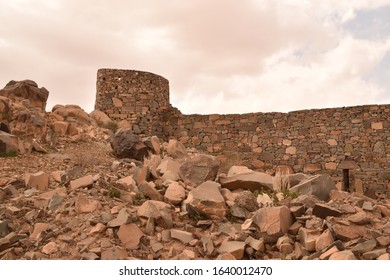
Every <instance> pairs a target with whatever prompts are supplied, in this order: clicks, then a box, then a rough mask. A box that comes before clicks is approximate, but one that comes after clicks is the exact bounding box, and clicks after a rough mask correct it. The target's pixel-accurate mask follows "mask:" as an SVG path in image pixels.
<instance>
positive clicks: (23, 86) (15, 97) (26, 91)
mask: <svg viewBox="0 0 390 280" xmlns="http://www.w3.org/2000/svg"><path fill="white" fill-rule="evenodd" d="M0 95H1V96H5V97H8V98H9V99H10V100H12V101H14V102H21V101H22V100H28V101H29V106H30V107H35V108H38V109H40V110H41V111H43V112H44V111H45V109H46V101H47V98H48V97H49V91H48V90H47V89H45V88H44V87H41V88H38V85H37V83H35V82H34V81H31V80H23V81H10V82H9V83H8V84H7V85H6V86H5V87H4V88H3V89H1V90H0Z"/></svg>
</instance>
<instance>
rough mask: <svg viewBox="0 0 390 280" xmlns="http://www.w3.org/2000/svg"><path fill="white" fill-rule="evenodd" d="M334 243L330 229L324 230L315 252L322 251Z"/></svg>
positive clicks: (317, 241)
mask: <svg viewBox="0 0 390 280" xmlns="http://www.w3.org/2000/svg"><path fill="white" fill-rule="evenodd" d="M333 242H334V238H333V235H332V233H331V231H330V230H329V229H326V230H324V231H323V232H322V233H321V235H320V236H318V238H317V240H316V245H315V250H316V251H317V252H318V251H321V250H322V249H324V248H326V247H328V246H329V245H330V244H332V243H333Z"/></svg>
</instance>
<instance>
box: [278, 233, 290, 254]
mask: <svg viewBox="0 0 390 280" xmlns="http://www.w3.org/2000/svg"><path fill="white" fill-rule="evenodd" d="M293 244H294V242H293V240H292V239H291V238H290V237H289V236H288V235H283V236H281V237H279V238H278V241H277V242H276V247H277V248H278V250H279V252H281V253H282V254H284V255H287V254H291V253H292V252H293V251H294V247H293Z"/></svg>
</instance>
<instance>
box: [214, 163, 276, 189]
mask: <svg viewBox="0 0 390 280" xmlns="http://www.w3.org/2000/svg"><path fill="white" fill-rule="evenodd" d="M232 168H233V167H232ZM232 168H231V169H232ZM236 171H237V168H235V171H231V170H229V172H228V175H226V176H225V175H221V176H219V183H220V184H221V185H222V187H223V188H227V189H229V190H237V189H244V190H250V191H256V190H257V191H272V190H273V178H272V176H271V175H268V174H266V173H262V172H257V171H252V170H249V169H248V171H247V172H242V173H236Z"/></svg>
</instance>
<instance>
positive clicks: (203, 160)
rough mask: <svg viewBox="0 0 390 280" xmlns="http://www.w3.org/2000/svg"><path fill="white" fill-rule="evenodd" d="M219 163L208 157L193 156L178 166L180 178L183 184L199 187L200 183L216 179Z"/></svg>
mask: <svg viewBox="0 0 390 280" xmlns="http://www.w3.org/2000/svg"><path fill="white" fill-rule="evenodd" d="M218 169H219V161H218V160H217V159H216V158H215V157H213V156H208V155H195V156H193V157H190V158H187V159H186V160H185V162H184V163H183V164H182V165H181V166H180V173H179V174H180V177H181V178H182V179H183V181H184V182H185V183H187V184H188V183H192V184H193V185H196V186H197V185H200V184H201V183H203V182H205V181H207V180H211V181H214V180H215V178H216V177H217V174H218Z"/></svg>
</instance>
